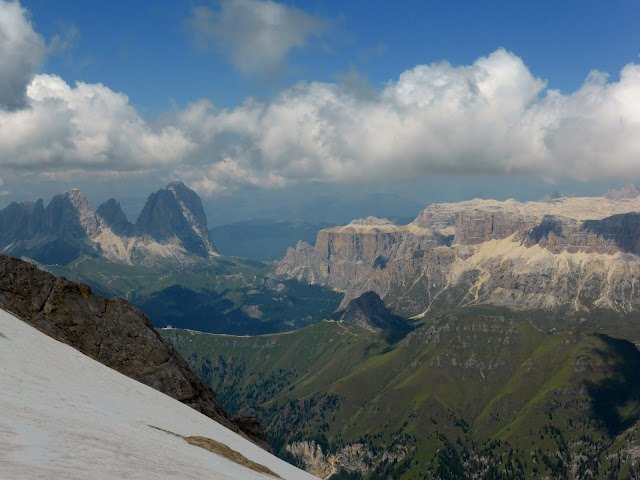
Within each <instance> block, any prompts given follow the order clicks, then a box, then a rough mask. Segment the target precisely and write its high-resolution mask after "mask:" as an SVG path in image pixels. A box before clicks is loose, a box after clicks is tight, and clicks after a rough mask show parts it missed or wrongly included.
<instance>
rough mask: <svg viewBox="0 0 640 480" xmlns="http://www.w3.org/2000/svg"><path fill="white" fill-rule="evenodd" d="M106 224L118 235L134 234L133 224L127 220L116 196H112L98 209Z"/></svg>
mask: <svg viewBox="0 0 640 480" xmlns="http://www.w3.org/2000/svg"><path fill="white" fill-rule="evenodd" d="M96 213H97V214H98V216H99V217H100V218H101V219H102V221H103V222H104V224H105V225H106V226H107V227H109V228H110V229H111V231H112V232H113V233H115V234H116V235H132V234H133V225H132V224H131V223H129V220H127V216H126V215H125V213H124V212H123V211H122V208H121V207H120V203H119V202H118V201H117V200H116V199H115V198H110V199H109V200H107V201H106V202H104V203H103V204H102V205H100V206H99V207H98V210H96Z"/></svg>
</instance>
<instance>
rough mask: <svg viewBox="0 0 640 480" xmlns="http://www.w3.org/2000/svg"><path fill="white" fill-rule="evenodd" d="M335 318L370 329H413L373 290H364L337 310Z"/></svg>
mask: <svg viewBox="0 0 640 480" xmlns="http://www.w3.org/2000/svg"><path fill="white" fill-rule="evenodd" d="M336 319H337V320H340V321H342V322H351V323H355V324H356V325H358V326H360V327H362V328H365V329H367V330H370V331H381V330H382V331H385V332H398V331H409V330H413V326H412V325H410V324H409V323H408V322H407V321H406V320H405V319H404V318H402V317H399V316H397V315H394V314H393V313H391V312H390V311H389V309H388V308H387V307H386V305H385V304H384V302H383V301H382V299H381V298H380V296H379V295H378V294H377V293H375V292H371V291H369V292H365V293H363V294H362V295H360V296H359V297H358V298H354V299H353V300H351V301H350V302H349V304H348V305H347V308H345V309H344V310H342V311H341V312H338V314H337V315H336Z"/></svg>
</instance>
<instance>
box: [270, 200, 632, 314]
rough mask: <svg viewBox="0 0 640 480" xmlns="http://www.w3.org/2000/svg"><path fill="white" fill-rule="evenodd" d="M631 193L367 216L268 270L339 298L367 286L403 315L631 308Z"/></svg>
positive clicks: (289, 254)
mask: <svg viewBox="0 0 640 480" xmlns="http://www.w3.org/2000/svg"><path fill="white" fill-rule="evenodd" d="M638 211H640V197H634V198H630V199H629V198H625V199H622V200H611V199H607V198H563V199H558V200H554V201H548V202H528V203H520V202H516V201H515V200H508V201H506V202H497V201H493V200H474V201H469V202H460V203H456V204H438V205H431V206H429V207H427V208H426V209H425V210H424V211H423V212H421V213H420V215H419V216H418V217H417V218H416V220H415V221H414V222H412V223H411V224H409V225H405V226H396V225H392V224H391V223H390V222H387V221H385V220H379V219H373V218H369V219H366V220H358V221H354V222H352V223H350V224H349V225H346V226H344V227H334V228H330V229H327V230H323V231H321V232H320V233H319V234H318V238H317V241H316V245H315V247H311V246H310V245H308V244H298V246H297V247H296V249H289V251H288V252H287V255H286V256H285V258H284V259H283V260H282V261H281V262H279V264H278V265H277V273H278V274H279V275H283V276H286V277H293V278H297V279H300V280H305V281H308V282H311V283H317V284H323V285H329V286H332V287H333V288H335V289H337V290H341V291H344V292H345V298H344V300H343V305H342V306H343V307H345V306H346V305H347V304H348V302H349V301H350V300H352V299H354V298H357V297H358V296H360V295H361V294H363V293H364V292H367V291H369V290H372V291H374V292H376V293H377V294H379V295H380V296H381V297H382V298H383V299H384V301H385V303H386V304H387V305H389V306H390V307H392V308H393V309H394V310H395V311H397V312H400V313H402V314H404V315H418V314H420V313H423V312H425V311H426V310H427V309H433V308H436V307H437V306H438V305H440V304H441V305H448V306H451V305H470V304H479V303H493V304H497V305H504V306H509V307H511V308H516V309H524V308H555V307H558V306H560V305H569V306H571V307H572V308H574V309H576V310H589V309H591V308H593V307H606V308H612V309H614V310H620V311H633V310H637V309H638V308H640V299H639V298H640V297H638V296H635V295H633V293H632V292H635V288H636V285H635V282H636V279H637V278H638V274H639V273H640V256H639V255H640V214H639V213H637V212H638Z"/></svg>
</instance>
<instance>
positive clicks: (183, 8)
mask: <svg viewBox="0 0 640 480" xmlns="http://www.w3.org/2000/svg"><path fill="white" fill-rule="evenodd" d="M639 26H640V2H637V1H631V0H620V1H616V2H601V1H580V2H578V1H565V2H551V1H538V2H529V3H526V2H511V1H488V2H475V1H468V2H465V1H459V2H443V1H439V0H433V1H426V0H425V1H420V2H413V1H411V2H410V1H398V2H373V1H368V2H360V1H350V2H338V1H320V0H311V1H306V2H282V3H280V2H273V1H263V0H222V1H203V2H198V1H165V2H154V1H143V0H139V1H136V2H124V1H116V0H113V1H111V2H90V3H88V2H87V3H85V2H83V3H79V2H77V1H72V0H69V1H66V0H59V1H56V2H51V1H48V0H23V1H22V2H14V1H9V2H7V1H5V0H0V207H2V206H4V205H6V204H8V203H9V202H11V201H24V200H35V199H37V198H41V197H42V198H44V199H45V201H47V200H48V199H50V198H51V196H52V195H54V194H56V193H59V192H62V191H64V190H67V189H69V188H80V189H81V190H82V191H83V192H85V194H87V197H88V198H89V200H90V202H91V203H92V205H94V207H97V205H98V204H99V203H100V202H102V201H104V200H106V199H107V198H109V197H116V198H117V199H118V200H120V201H121V203H122V206H123V208H124V210H125V212H126V213H127V215H129V217H130V219H131V220H134V221H135V217H136V216H137V214H138V213H139V211H140V209H141V207H142V205H143V203H144V201H145V199H146V196H147V195H148V194H149V193H151V192H153V191H155V190H157V189H158V188H160V187H162V186H163V185H165V184H167V183H169V182H170V181H172V180H175V179H180V180H183V181H184V182H185V183H186V184H187V185H188V186H190V187H191V188H193V189H194V190H195V191H196V192H198V194H200V196H201V197H202V199H203V204H204V206H205V211H206V212H207V214H208V216H209V222H210V224H221V223H226V222H231V221H236V220H244V219H247V218H261V217H266V218H302V219H306V220H312V221H329V222H335V223H342V222H344V221H348V220H349V219H350V218H353V217H354V216H366V215H378V216H412V215H415V214H417V212H419V210H420V209H421V208H423V207H424V206H426V205H427V204H428V203H431V202H439V201H457V200H464V199H469V198H475V197H485V198H488V197H491V198H497V199H500V200H502V199H506V198H511V197H514V198H518V199H520V200H535V199H538V198H540V197H541V196H543V195H544V194H545V193H548V192H551V191H553V190H558V191H561V192H563V193H566V194H573V193H577V194H580V195H600V194H602V193H603V192H604V191H605V190H607V189H609V188H611V187H612V186H616V185H622V184H625V183H629V182H636V183H640V59H639V58H638V55H639V54H640V28H638V27H639Z"/></svg>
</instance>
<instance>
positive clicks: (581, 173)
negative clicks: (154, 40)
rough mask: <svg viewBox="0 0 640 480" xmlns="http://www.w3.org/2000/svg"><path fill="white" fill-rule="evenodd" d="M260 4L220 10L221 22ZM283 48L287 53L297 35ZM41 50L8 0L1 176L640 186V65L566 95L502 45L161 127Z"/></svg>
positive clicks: (2, 30) (188, 116)
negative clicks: (534, 179)
mask: <svg viewBox="0 0 640 480" xmlns="http://www.w3.org/2000/svg"><path fill="white" fill-rule="evenodd" d="M250 1H256V0H238V1H236V2H226V3H223V4H222V6H221V10H220V12H218V13H216V15H223V14H224V15H227V14H229V13H224V12H226V10H225V9H233V8H240V7H242V6H243V5H245V6H246V5H248V2H250ZM259 3H260V5H261V6H264V5H267V6H268V7H269V8H276V9H278V8H281V7H282V6H280V5H279V4H271V3H265V2H259ZM283 8H284V7H283ZM286 8H289V7H286ZM287 12H288V13H291V12H290V11H288V10H286V11H285V13H287ZM293 14H295V15H297V14H302V13H301V12H298V11H295V12H294V13H293ZM229 15H230V14H229ZM256 15H263V16H264V15H266V14H263V13H256ZM7 18H11V21H7ZM274 18H276V20H277V16H276V17H274ZM276 20H274V22H275V23H276V24H277V21H276ZM216 21H220V20H216ZM7 32H9V33H7ZM265 35H267V37H268V36H269V34H268V33H267V34H265ZM292 38H297V39H298V40H296V42H297V41H300V42H301V41H303V40H304V38H306V37H305V36H304V35H303V34H302V33H299V34H297V36H296V35H294V36H293V37H292ZM300 39H302V40H300ZM252 41H253V40H252ZM274 42H275V43H276V44H277V43H278V42H277V41H275V40H274ZM265 43H267V44H268V43H269V42H265ZM285 44H286V45H289V47H282V48H280V50H279V51H280V52H281V53H280V54H278V55H280V58H282V54H283V53H282V52H284V54H286V52H287V51H288V50H287V49H288V48H291V45H295V44H296V43H295V42H294V41H289V42H288V43H287V42H284V43H283V45H285ZM20 45H22V46H21V47H18V46H20ZM233 48H236V47H233ZM238 48H240V47H238ZM13 49H15V51H16V52H22V57H21V58H20V59H16V58H15V55H14V53H13V52H14V50H13ZM43 49H44V42H43V41H42V39H41V38H40V36H39V35H38V34H37V33H36V32H34V31H33V27H32V25H31V23H30V22H29V19H28V13H27V12H26V11H25V10H24V9H23V8H22V7H20V5H19V4H17V3H7V2H2V0H0V167H2V168H3V172H4V173H3V176H6V175H8V174H10V175H15V174H16V172H26V171H28V172H37V175H41V176H46V177H47V178H58V177H59V176H60V175H63V176H64V175H65V172H66V173H71V172H73V174H74V175H77V174H81V173H82V172H91V173H92V174H100V175H103V176H105V175H107V176H118V175H122V174H123V172H137V173H139V172H143V171H144V172H151V171H153V172H155V174H157V175H161V176H162V175H165V176H170V175H171V176H174V175H175V176H179V177H182V178H184V179H185V180H187V181H188V182H190V184H191V185H192V186H194V187H196V188H197V189H198V190H199V191H200V192H201V193H204V194H215V193H219V192H232V191H233V190H234V189H236V188H240V187H242V186H243V185H244V186H246V185H250V186H264V187H272V188H277V187H280V186H283V185H286V184H290V183H296V182H310V181H335V182H337V181H361V180H364V181H368V180H384V179H390V178H409V177H413V176H420V175H426V174H433V173H447V174H461V175H469V174H473V173H482V174H492V173H493V174H501V175H510V174H513V175H522V174H529V175H534V176H540V177H544V178H553V177H556V176H569V177H573V178H577V179H584V180H587V179H599V178H608V179H625V180H627V179H628V180H631V181H633V180H638V179H640V107H639V106H640V65H637V64H633V63H632V64H629V65H627V66H625V67H624V68H623V69H622V70H621V73H620V77H619V79H616V80H610V79H609V77H608V76H607V75H606V74H604V73H602V72H597V71H594V72H591V74H589V75H588V77H587V78H586V80H585V82H584V84H583V85H582V86H581V87H580V88H578V89H577V90H576V91H575V92H573V93H569V94H563V93H561V92H559V91H557V90H554V89H551V88H549V87H548V86H547V82H546V81H545V80H543V79H540V78H537V77H535V76H534V75H532V74H531V72H530V70H529V69H528V68H527V66H526V64H525V63H524V61H523V60H522V59H521V58H519V57H518V56H517V55H515V54H514V53H511V52H509V51H507V50H504V49H499V50H497V51H495V52H493V53H490V54H489V55H487V56H485V57H480V58H478V59H477V60H476V61H475V62H473V63H472V64H471V65H461V66H453V65H451V64H449V63H447V62H436V63H430V64H425V65H417V66H416V67H414V68H412V69H410V70H406V71H404V72H401V73H400V74H399V75H398V76H397V78H395V79H393V80H390V81H389V82H388V83H387V84H386V85H385V86H384V87H383V88H381V89H375V88H373V87H371V86H369V85H366V82H363V81H353V80H354V79H353V78H345V81H342V82H340V81H338V82H332V83H330V82H301V83H299V84H296V85H294V86H292V87H290V88H287V89H285V90H283V91H281V92H280V93H279V94H277V95H276V96H274V98H272V99H270V100H256V99H251V98H249V99H247V100H246V101H245V102H243V103H242V104H241V105H239V106H237V107H235V108H220V107H218V106H216V105H214V104H212V103H211V102H210V101H208V100H206V99H200V100H196V101H194V102H193V103H191V104H190V105H188V106H186V107H185V108H183V109H177V110H174V111H172V112H169V113H166V114H165V115H163V116H161V117H160V118H158V119H154V120H149V119H145V118H143V117H142V116H141V115H140V114H139V113H138V112H137V111H136V110H135V108H133V107H132V106H131V104H130V103H129V99H128V97H127V96H126V95H125V94H124V93H119V92H114V91H113V90H111V89H109V88H108V87H107V86H105V85H102V84H88V83H82V82H77V83H76V84H75V85H69V84H68V83H66V82H65V81H64V80H63V79H61V78H60V77H58V76H56V75H50V74H49V75H46V74H38V75H33V68H34V66H35V65H36V64H37V62H38V61H40V57H41V55H42V50H43ZM276 50H278V49H277V48H276ZM23 57H24V58H23ZM356 80H357V79H356ZM2 82H5V83H4V85H5V87H4V88H1V87H2V85H3V84H2Z"/></svg>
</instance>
